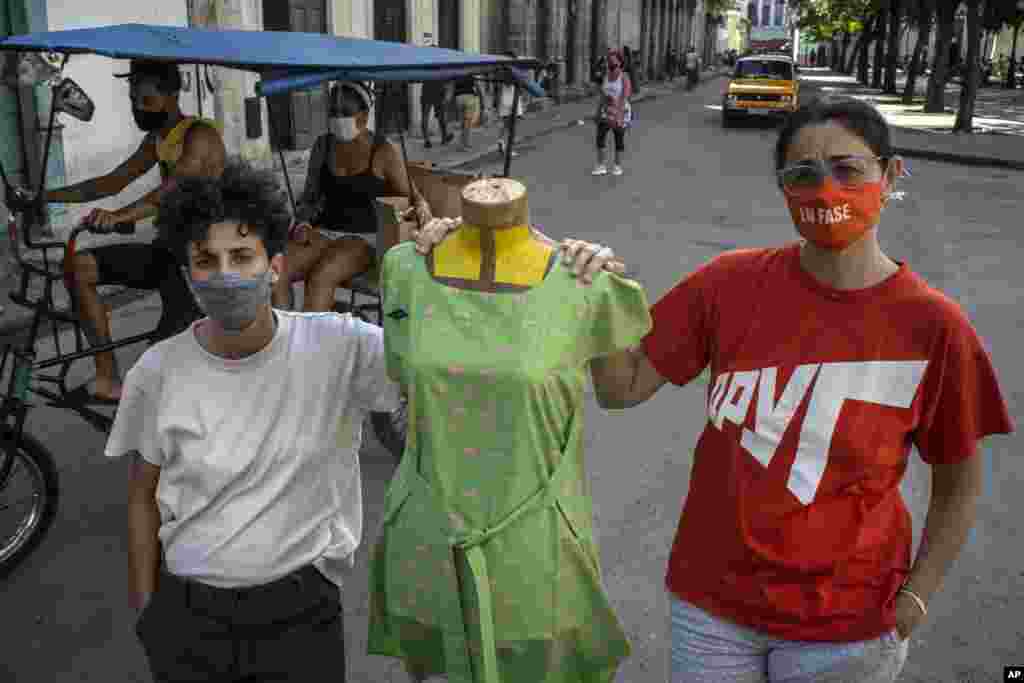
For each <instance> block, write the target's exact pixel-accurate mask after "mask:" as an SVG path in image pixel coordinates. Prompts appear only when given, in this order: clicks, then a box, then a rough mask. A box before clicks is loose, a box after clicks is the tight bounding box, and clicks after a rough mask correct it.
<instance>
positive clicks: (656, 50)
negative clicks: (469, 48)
mask: <svg viewBox="0 0 1024 683" xmlns="http://www.w3.org/2000/svg"><path fill="white" fill-rule="evenodd" d="M480 1H481V16H482V17H483V20H482V24H481V31H480V33H481V45H482V47H483V51H484V52H491V53H502V52H506V51H509V50H511V51H513V52H515V53H516V54H517V55H520V56H527V57H535V58H537V59H540V60H541V61H544V62H549V61H554V62H556V63H557V64H558V66H559V79H560V80H561V82H562V83H563V84H566V85H568V86H570V87H571V86H582V85H585V84H586V83H587V80H588V78H589V74H590V71H591V67H592V65H593V64H594V62H595V61H596V60H597V59H599V58H600V57H601V56H602V55H604V54H605V52H606V50H607V49H608V48H610V47H618V48H622V47H628V48H629V49H630V50H631V51H632V52H633V53H634V54H635V55H636V56H637V60H638V69H637V71H638V72H639V73H641V74H643V76H644V77H645V78H648V79H653V78H660V77H662V76H663V75H664V74H665V72H666V66H667V62H668V54H669V51H670V50H673V49H675V50H678V51H679V52H680V53H682V52H684V51H685V50H686V48H687V47H688V46H689V45H693V46H694V48H695V49H697V50H698V52H703V51H704V48H705V42H706V40H705V36H706V33H707V30H706V23H705V18H704V0H480Z"/></svg>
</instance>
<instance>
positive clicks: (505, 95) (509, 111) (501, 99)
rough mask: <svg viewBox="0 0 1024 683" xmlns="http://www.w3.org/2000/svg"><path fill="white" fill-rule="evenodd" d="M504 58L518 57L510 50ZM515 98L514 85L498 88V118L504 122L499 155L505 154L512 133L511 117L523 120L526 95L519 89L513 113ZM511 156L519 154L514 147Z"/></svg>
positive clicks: (502, 85) (505, 84) (507, 84)
mask: <svg viewBox="0 0 1024 683" xmlns="http://www.w3.org/2000/svg"><path fill="white" fill-rule="evenodd" d="M505 56H506V57H511V58H512V59H518V55H517V54H516V53H515V52H513V51H512V50H508V51H506V52H505ZM515 97H516V86H515V84H514V83H511V82H507V83H502V84H500V85H499V86H498V102H497V109H498V116H500V117H501V120H502V121H503V122H504V130H503V131H502V138H501V139H500V140H498V152H500V153H501V154H504V153H505V143H506V141H507V140H508V139H509V135H510V133H511V132H512V117H513V116H515V117H517V118H520V119H521V118H523V114H525V113H526V93H524V92H523V91H522V90H521V89H520V91H519V104H518V105H515V111H513V104H514V103H515ZM512 156H513V157H517V156H519V152H517V151H516V150H515V145H513V146H512Z"/></svg>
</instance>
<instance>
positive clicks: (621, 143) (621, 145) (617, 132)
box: [597, 121, 626, 152]
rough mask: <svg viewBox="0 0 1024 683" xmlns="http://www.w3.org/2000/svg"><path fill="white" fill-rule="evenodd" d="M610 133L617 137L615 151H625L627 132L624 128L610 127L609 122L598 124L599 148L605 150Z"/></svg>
mask: <svg viewBox="0 0 1024 683" xmlns="http://www.w3.org/2000/svg"><path fill="white" fill-rule="evenodd" d="M608 131H611V132H612V135H613V136H614V137H615V151H617V152H623V151H625V149H626V130H625V129H624V128H615V127H612V126H609V125H608V122H607V121H600V122H598V124H597V148H598V149H604V145H605V142H606V141H607V139H608Z"/></svg>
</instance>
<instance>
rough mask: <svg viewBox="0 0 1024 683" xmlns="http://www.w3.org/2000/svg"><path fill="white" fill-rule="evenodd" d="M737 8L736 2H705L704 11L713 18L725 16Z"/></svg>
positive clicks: (721, 0) (733, 0)
mask: <svg viewBox="0 0 1024 683" xmlns="http://www.w3.org/2000/svg"><path fill="white" fill-rule="evenodd" d="M736 7H737V3H736V0H704V11H705V12H706V13H707V14H708V15H709V16H712V17H722V16H725V13H726V12H728V11H729V10H732V9H736Z"/></svg>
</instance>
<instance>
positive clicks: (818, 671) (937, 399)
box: [566, 96, 1014, 683]
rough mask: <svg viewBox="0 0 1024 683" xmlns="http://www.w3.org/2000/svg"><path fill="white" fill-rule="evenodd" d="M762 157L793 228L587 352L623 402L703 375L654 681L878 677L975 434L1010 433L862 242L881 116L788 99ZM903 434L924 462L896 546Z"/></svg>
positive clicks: (953, 540)
mask: <svg viewBox="0 0 1024 683" xmlns="http://www.w3.org/2000/svg"><path fill="white" fill-rule="evenodd" d="M775 168H776V175H777V182H778V185H779V188H780V190H781V193H782V196H783V197H784V199H785V201H786V204H787V205H788V208H789V212H790V215H791V216H792V220H793V223H794V224H795V226H796V230H797V232H798V233H799V235H800V236H801V237H802V238H803V240H804V241H800V242H795V243H792V244H787V245H784V246H780V247H774V248H762V249H745V250H739V251H732V252H728V253H725V254H722V255H720V256H718V257H716V258H715V259H713V260H712V261H711V262H709V263H706V264H704V265H703V266H701V267H700V268H698V269H697V270H696V271H695V272H694V273H691V274H690V275H688V276H687V277H685V278H684V279H683V280H682V281H680V282H679V283H678V284H676V285H675V287H673V288H672V289H671V290H670V291H669V292H668V293H667V294H665V295H664V296H663V297H662V298H661V300H660V301H658V302H657V303H656V304H655V305H654V306H653V307H652V311H651V316H652V318H653V320H654V326H653V328H652V331H651V333H650V334H649V335H647V337H646V338H645V339H644V341H643V343H642V344H641V345H639V346H638V347H636V348H635V349H633V350H631V351H627V352H622V353H617V354H612V355H611V356H607V357H605V358H602V359H598V360H596V361H594V367H593V377H594V388H595V393H596V396H597V401H598V404H599V405H601V406H602V407H604V408H614V409H619V408H627V407H631V406H635V405H638V404H640V403H642V402H644V401H646V400H647V399H649V398H650V397H651V396H653V395H654V394H655V392H657V391H658V389H659V388H660V387H662V386H664V385H665V384H666V383H667V382H671V383H673V384H675V385H677V386H682V385H685V384H688V383H690V382H691V381H693V380H694V379H696V378H697V377H698V375H700V374H701V372H702V371H703V370H704V369H705V368H709V371H710V382H709V390H708V397H707V398H708V401H707V411H708V422H707V425H706V426H705V428H704V431H703V433H702V435H701V437H700V440H699V442H698V444H697V448H696V451H695V454H694V464H693V475H692V479H691V481H690V484H689V492H688V494H687V495H686V500H685V504H684V507H683V512H682V516H681V517H680V522H679V528H678V530H677V532H676V537H675V541H674V544H673V548H672V553H671V555H670V558H669V569H668V576H667V586H668V588H669V591H670V595H669V599H670V603H671V614H672V627H671V628H672V646H671V681H672V682H673V683H683V682H689V681H696V680H701V681H704V680H707V681H724V680H729V681H743V682H744V683H747V682H749V683H769V682H770V683H776V682H781V681H785V682H786V683H818V682H821V681H835V682H836V683H840V682H841V683H891V682H892V681H895V680H896V678H897V677H898V675H899V673H900V671H901V669H902V668H903V665H904V663H905V661H906V657H907V649H908V645H909V638H910V636H911V634H912V633H914V631H915V630H916V629H917V628H918V627H919V626H920V625H921V624H922V622H923V621H924V619H925V618H926V616H927V614H928V604H929V603H930V602H931V600H932V598H934V597H935V596H936V595H937V593H938V591H939V588H940V586H941V584H942V581H943V578H944V577H945V575H946V573H947V572H948V571H949V568H950V566H951V565H952V564H953V562H954V561H955V559H956V557H957V556H958V555H959V553H960V551H961V549H962V548H963V546H964V542H965V541H966V539H967V536H968V532H969V531H970V529H971V527H972V525H973V524H974V520H975V513H976V506H977V503H978V499H979V497H980V494H981V491H982V485H983V480H984V464H983V462H984V460H983V458H984V455H983V454H982V453H981V452H980V451H981V449H980V446H979V444H980V441H981V440H982V439H983V438H985V437H986V436H989V435H991V434H1009V433H1010V432H1012V431H1013V427H1014V426H1013V423H1012V421H1011V418H1010V416H1009V414H1008V412H1007V407H1006V403H1005V401H1004V399H1003V395H1002V393H1001V391H1000V388H999V383H998V381H997V380H996V374H995V370H994V369H993V367H992V363H991V360H990V358H989V355H988V353H987V351H986V350H985V345H984V343H983V341H982V340H981V338H980V337H979V336H978V333H977V332H976V331H975V329H974V327H973V326H972V325H971V323H970V321H969V320H968V318H967V315H966V314H965V313H964V311H963V309H962V308H961V307H960V306H959V305H958V304H957V303H956V302H955V301H953V300H952V299H950V298H949V297H947V296H946V295H944V294H943V293H941V292H939V291H938V290H936V289H934V288H932V287H931V286H929V285H928V283H927V282H925V280H924V279H923V278H922V277H921V276H919V275H917V274H916V273H914V272H912V271H911V269H910V267H909V266H908V265H907V264H906V263H901V262H898V261H895V260H893V259H892V258H890V257H889V256H887V255H886V254H885V253H884V252H883V251H882V247H881V245H880V244H879V240H878V226H879V219H880V217H881V212H882V210H883V208H884V207H885V205H886V204H887V203H888V202H889V200H890V198H891V197H892V192H893V189H894V185H895V182H896V179H897V178H898V177H899V176H901V175H902V172H903V170H904V169H903V162H902V160H901V159H900V158H899V157H897V156H895V154H894V151H893V148H892V142H891V138H890V132H889V127H888V124H887V123H886V121H885V118H884V117H883V116H882V114H881V113H880V112H879V111H878V110H877V109H875V108H874V107H872V106H871V105H869V104H867V103H865V102H862V101H860V100H856V99H854V98H850V97H830V96H826V97H822V98H820V99H817V100H814V101H812V102H810V103H808V104H805V105H803V106H802V107H801V108H800V109H799V110H798V111H797V112H796V113H794V114H793V116H792V117H791V118H790V119H789V120H788V122H787V123H786V125H785V127H784V128H783V129H782V131H781V133H780V135H779V138H778V142H777V143H776V147H775ZM573 250H574V247H573V246H572V245H570V247H569V249H568V251H567V254H566V256H567V257H571V255H572V253H573ZM911 444H913V445H914V446H916V448H917V452H918V453H919V455H920V457H921V458H922V459H923V460H924V461H925V462H927V463H928V464H929V465H931V471H932V475H931V482H932V483H931V486H932V488H931V491H932V495H931V500H930V503H929V509H928V515H927V518H926V520H925V525H924V530H923V534H922V541H921V547H920V549H919V551H918V553H917V557H916V559H914V560H913V561H912V559H911V543H912V531H913V529H912V525H911V517H910V515H909V513H908V511H907V508H906V506H905V504H904V502H903V499H902V497H901V495H900V488H899V487H900V481H901V480H902V478H903V476H904V474H905V473H906V470H907V466H908V463H909V456H910V447H911Z"/></svg>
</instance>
